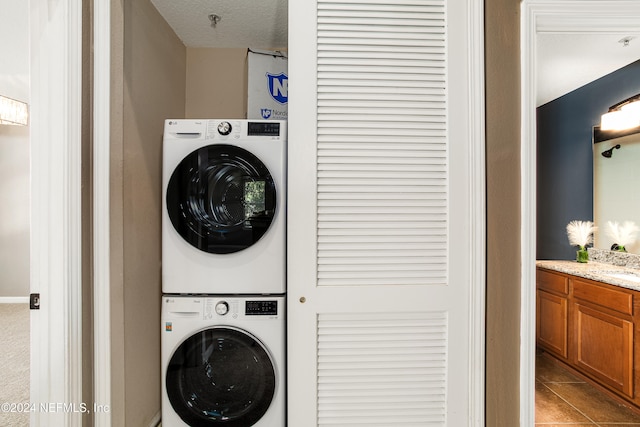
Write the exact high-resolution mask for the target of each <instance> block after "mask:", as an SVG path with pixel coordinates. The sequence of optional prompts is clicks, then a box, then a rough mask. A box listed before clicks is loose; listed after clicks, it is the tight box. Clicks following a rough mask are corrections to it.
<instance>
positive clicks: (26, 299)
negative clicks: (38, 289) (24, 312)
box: [0, 297, 29, 304]
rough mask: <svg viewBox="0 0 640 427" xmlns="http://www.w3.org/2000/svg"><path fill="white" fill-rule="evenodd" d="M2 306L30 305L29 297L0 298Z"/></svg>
mask: <svg viewBox="0 0 640 427" xmlns="http://www.w3.org/2000/svg"><path fill="white" fill-rule="evenodd" d="M0 304H29V297H0Z"/></svg>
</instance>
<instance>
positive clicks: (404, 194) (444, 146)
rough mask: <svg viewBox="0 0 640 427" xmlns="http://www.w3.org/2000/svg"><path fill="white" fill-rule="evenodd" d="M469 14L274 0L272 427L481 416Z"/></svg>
mask: <svg viewBox="0 0 640 427" xmlns="http://www.w3.org/2000/svg"><path fill="white" fill-rule="evenodd" d="M481 11H482V2H477V1H471V0H416V1H414V0H412V1H408V2H393V1H391V2H380V1H370V0H316V1H313V0H311V1H291V2H289V15H290V17H291V19H290V21H289V124H288V126H289V133H288V135H289V142H288V146H289V153H288V154H289V155H288V159H289V175H288V176H289V180H288V182H289V191H288V290H287V293H288V298H289V303H288V313H289V316H288V321H289V323H288V328H289V329H288V366H289V389H288V396H289V397H288V399H289V402H288V414H289V418H288V422H289V425H292V426H296V427H298V426H318V427H322V426H330V425H331V426H336V425H354V426H355V425H360V426H373V425H376V426H382V425H385V426H394V427H401V426H417V425H421V426H426V425H430V426H444V425H449V426H473V425H481V424H482V421H483V408H484V395H483V393H484V384H483V382H482V381H483V375H482V373H483V369H484V360H483V357H484V347H483V346H484V323H483V322H484V312H483V310H484V293H483V292H484V288H485V284H484V265H485V264H484V252H485V247H484V229H483V227H484V212H485V209H484V169H483V168H484V162H483V158H482V156H483V153H484V141H483V135H484V132H483V129H482V127H483V121H484V118H483V112H482V106H483V104H484V102H483V96H482V92H483V91H482V83H483V66H482V63H481V62H482V58H483V53H482V39H483V37H482V34H483V24H482V22H483V21H482V16H481Z"/></svg>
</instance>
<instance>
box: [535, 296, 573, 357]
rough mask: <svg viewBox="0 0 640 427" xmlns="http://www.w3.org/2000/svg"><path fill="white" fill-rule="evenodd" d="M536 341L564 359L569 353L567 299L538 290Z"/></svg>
mask: <svg viewBox="0 0 640 427" xmlns="http://www.w3.org/2000/svg"><path fill="white" fill-rule="evenodd" d="M536 307H537V309H536V339H537V342H538V345H539V346H540V347H542V348H544V349H545V350H548V351H550V352H552V353H554V354H556V355H558V356H560V357H562V358H564V359H566V358H567V357H568V356H569V355H568V353H567V335H568V334H567V332H568V324H567V321H568V318H569V316H568V312H567V298H562V297H559V296H557V295H553V294H550V293H549V292H545V291H541V290H538V292H537V301H536Z"/></svg>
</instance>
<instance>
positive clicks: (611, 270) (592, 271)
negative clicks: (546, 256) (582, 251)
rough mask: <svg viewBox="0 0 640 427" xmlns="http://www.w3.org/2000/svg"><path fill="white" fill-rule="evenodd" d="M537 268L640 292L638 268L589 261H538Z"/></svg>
mask: <svg viewBox="0 0 640 427" xmlns="http://www.w3.org/2000/svg"><path fill="white" fill-rule="evenodd" d="M536 266H538V267H542V268H546V269H548V270H553V271H558V272H561V273H566V274H572V275H574V276H578V277H582V278H585V279H591V280H595V281H598V282H603V283H608V284H610V285H615V286H620V287H622V288H627V289H632V290H634V291H640V270H638V269H636V268H631V267H626V266H620V265H613V264H609V263H604V262H597V261H589V262H587V263H579V262H576V261H536ZM612 274H622V275H626V276H627V278H625V277H619V276H618V277H616V276H612ZM636 278H637V279H636ZM629 279H631V280H629Z"/></svg>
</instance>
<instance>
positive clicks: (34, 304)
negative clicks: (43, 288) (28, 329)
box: [29, 294, 40, 310]
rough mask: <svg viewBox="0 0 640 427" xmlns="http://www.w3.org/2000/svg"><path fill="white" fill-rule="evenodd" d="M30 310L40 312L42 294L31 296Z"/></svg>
mask: <svg viewBox="0 0 640 427" xmlns="http://www.w3.org/2000/svg"><path fill="white" fill-rule="evenodd" d="M29 309H30V310H40V294H31V295H29Z"/></svg>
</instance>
